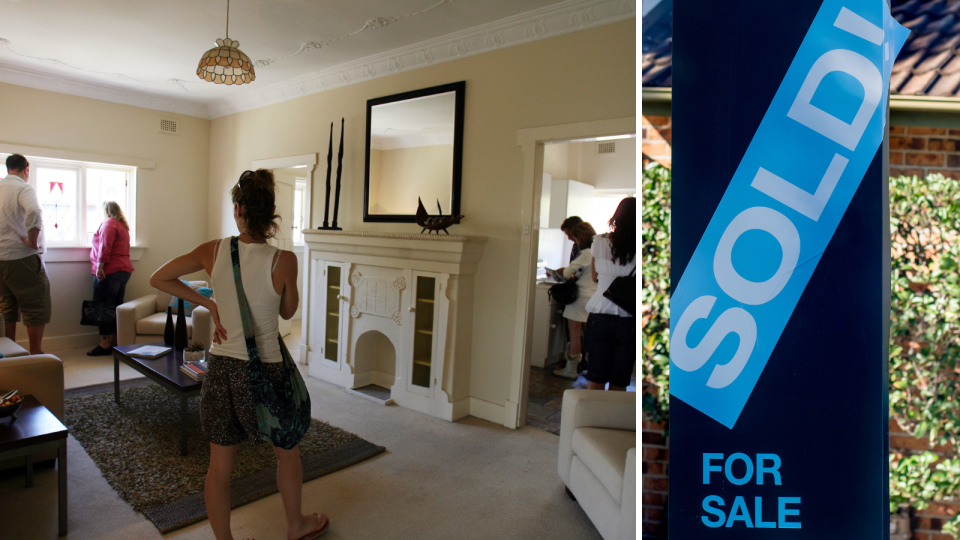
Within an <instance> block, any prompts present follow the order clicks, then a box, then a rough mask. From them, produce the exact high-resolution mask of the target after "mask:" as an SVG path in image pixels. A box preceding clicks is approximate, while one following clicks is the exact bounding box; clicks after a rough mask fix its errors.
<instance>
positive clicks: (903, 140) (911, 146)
mask: <svg viewBox="0 0 960 540" xmlns="http://www.w3.org/2000/svg"><path fill="white" fill-rule="evenodd" d="M926 147H927V141H926V139H921V138H918V137H890V149H891V150H900V149H908V150H923V149H925V148H926Z"/></svg>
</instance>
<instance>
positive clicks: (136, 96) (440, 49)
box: [0, 0, 637, 119]
mask: <svg viewBox="0 0 960 540" xmlns="http://www.w3.org/2000/svg"><path fill="white" fill-rule="evenodd" d="M636 10H637V8H636V1H635V0H569V1H568V2H563V3H560V4H555V5H553V6H549V7H546V8H542V9H537V10H534V11H528V12H526V13H522V14H520V15H515V16H512V17H508V18H505V19H502V20H499V21H495V22H492V23H488V24H484V25H481V26H477V27H474V28H470V29H467V30H463V31H460V32H456V33H453V34H449V35H446V36H443V37H439V38H435V39H430V40H426V41H422V42H420V43H416V44H413V45H409V46H406V47H401V48H399V49H394V50H392V51H388V52H385V53H380V54H376V55H372V56H368V57H366V58H362V59H360V60H356V61H353V62H348V63H345V64H340V65H338V66H335V67H332V68H329V69H325V70H320V71H316V72H313V73H308V74H306V75H301V76H299V77H295V78H292V79H290V80H287V81H284V82H282V83H278V84H274V85H271V86H267V87H265V88H261V89H254V90H250V91H246V92H243V93H240V94H238V95H236V96H235V97H230V98H226V99H220V100H216V101H213V102H210V103H207V104H204V103H200V102H196V101H189V100H184V99H174V98H167V97H162V96H157V95H153V94H148V93H145V92H136V91H131V90H123V89H119V88H115V87H110V86H106V85H101V84H95V83H90V82H86V81H80V80H77V79H71V78H67V77H61V76H56V75H50V74H47V73H41V72H38V71H32V70H28V69H23V68H20V67H14V66H9V65H4V64H0V82H3V83H9V84H15V85H19V86H26V87H29V88H37V89H40V90H49V91H53V92H60V93H64V94H72V95H76V96H82V97H87V98H92V99H99V100H102V101H109V102H113V103H121V104H124V105H132V106H134V107H143V108H147V109H153V110H158V111H165V112H172V113H177V114H183V115H187V116H195V117H199V118H207V119H213V118H219V117H222V116H226V115H229V114H235V113H238V112H243V111H249V110H252V109H257V108H260V107H265V106H267V105H272V104H275V103H281V102H283V101H289V100H291V99H296V98H299V97H303V96H307V95H310V94H316V93H318V92H323V91H326V90H332V89H334V88H340V87H343V86H349V85H351V84H356V83H359V82H364V81H369V80H372V79H376V78H380V77H386V76H389V75H393V74H396V73H400V72H404V71H409V70H412V69H417V68H421V67H426V66H430V65H435V64H440V63H443V62H448V61H451V60H458V59H461V58H465V57H468V56H474V55H477V54H483V53H485V52H490V51H494V50H496V49H502V48H505V47H510V46H513V45H521V44H524V43H530V42H532V41H537V40H541V39H547V38H551V37H555V36H560V35H563V34H567V33H571V32H577V31H580V30H586V29H588V28H594V27H597V26H602V25H605V24H610V23H614V22H617V21H622V20H626V19H630V18H634V17H636Z"/></svg>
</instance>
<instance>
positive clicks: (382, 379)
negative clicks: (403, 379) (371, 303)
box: [353, 330, 397, 389]
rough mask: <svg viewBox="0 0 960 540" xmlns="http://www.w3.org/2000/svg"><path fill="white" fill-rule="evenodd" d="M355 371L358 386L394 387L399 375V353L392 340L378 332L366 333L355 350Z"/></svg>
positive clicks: (359, 339) (358, 339)
mask: <svg viewBox="0 0 960 540" xmlns="http://www.w3.org/2000/svg"><path fill="white" fill-rule="evenodd" d="M353 369H354V376H355V379H354V380H355V381H356V385H357V386H366V385H371V384H372V385H376V386H380V387H383V388H384V389H389V388H390V387H392V386H393V382H394V380H395V379H396V373H397V371H396V370H397V351H396V349H395V348H394V346H393V342H391V341H390V338H388V337H387V336H385V335H384V334H383V333H381V332H378V331H377V330H368V331H366V332H364V333H363V334H362V335H361V336H360V337H359V338H357V345H356V347H355V348H354V355H353Z"/></svg>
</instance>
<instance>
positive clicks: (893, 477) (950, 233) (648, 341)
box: [641, 164, 960, 534]
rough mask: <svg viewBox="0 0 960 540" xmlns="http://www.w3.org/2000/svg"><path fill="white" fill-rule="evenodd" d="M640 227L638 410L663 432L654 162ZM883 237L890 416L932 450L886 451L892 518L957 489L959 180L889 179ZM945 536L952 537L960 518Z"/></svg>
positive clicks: (665, 290) (665, 190) (664, 257)
mask: <svg viewBox="0 0 960 540" xmlns="http://www.w3.org/2000/svg"><path fill="white" fill-rule="evenodd" d="M642 227H643V271H642V274H643V278H642V279H643V288H642V293H641V301H642V303H643V308H642V318H643V320H642V326H643V333H642V339H643V349H642V351H643V352H642V356H643V358H642V374H643V375H642V377H643V384H642V391H643V393H644V395H643V411H644V415H645V417H646V418H647V419H649V420H652V421H656V422H660V423H662V424H664V426H665V430H666V431H667V432H669V414H670V401H669V375H670V362H669V346H670V302H669V298H670V170H669V169H666V168H664V167H661V166H659V165H655V164H654V165H652V166H649V167H647V168H645V170H644V171H643V225H642ZM890 238H891V270H892V272H891V302H890V303H891V308H890V417H891V418H894V419H895V420H896V421H897V423H898V424H899V425H900V426H901V427H902V428H903V429H904V430H905V431H906V432H907V433H909V434H911V435H913V436H915V437H920V438H925V439H927V440H928V441H929V445H930V449H931V450H933V449H936V450H937V451H938V452H937V453H934V452H931V451H926V452H923V453H919V454H911V455H902V454H900V453H896V452H893V453H891V454H890V508H891V512H894V511H896V507H897V505H898V504H901V503H909V504H912V505H913V506H914V507H916V508H921V509H922V508H925V507H926V506H927V505H928V504H929V503H930V502H931V501H938V500H942V499H949V498H954V497H957V495H958V490H960V459H957V457H956V452H955V450H953V449H952V448H950V447H949V446H946V445H953V448H956V447H957V446H958V445H957V443H958V441H960V363H958V359H960V274H958V270H960V268H958V266H960V264H958V263H960V182H958V181H957V180H954V179H951V178H945V177H943V176H941V175H931V176H928V177H927V178H922V179H920V178H917V177H911V178H907V177H900V178H891V179H890ZM824 376H829V373H824ZM935 445H943V446H935ZM838 451H839V450H838ZM944 531H945V532H950V533H953V534H957V533H958V531H960V516H958V517H956V518H954V519H953V520H952V521H950V522H948V523H947V524H946V525H945V526H944Z"/></svg>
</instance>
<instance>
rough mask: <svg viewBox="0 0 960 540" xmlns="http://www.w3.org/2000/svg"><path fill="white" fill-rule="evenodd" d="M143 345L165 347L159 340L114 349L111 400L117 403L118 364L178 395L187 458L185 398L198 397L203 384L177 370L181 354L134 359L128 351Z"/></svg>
mask: <svg viewBox="0 0 960 540" xmlns="http://www.w3.org/2000/svg"><path fill="white" fill-rule="evenodd" d="M144 345H156V346H159V347H166V346H167V345H165V344H164V343H163V342H162V341H157V342H154V343H138V344H136V345H121V346H117V347H114V348H113V399H114V401H116V402H117V403H120V362H123V363H124V364H126V365H128V366H130V367H132V368H133V369H135V370H137V371H139V372H140V373H142V374H144V375H146V376H147V378H148V379H150V380H151V381H153V382H155V383H157V384H159V385H160V386H162V387H164V388H166V389H167V390H169V391H171V392H173V393H174V394H176V395H178V396H180V455H182V456H185V455H187V399H189V398H191V397H193V396H199V395H200V389H201V388H202V387H203V383H201V382H200V381H195V380H193V379H191V378H190V377H188V376H187V375H186V373H183V372H182V371H180V366H182V365H183V351H178V350H176V349H175V348H173V347H170V352H168V353H167V354H164V355H162V356H158V357H156V358H136V357H133V356H129V355H127V353H128V352H130V351H133V350H136V349H139V348H140V347H143V346H144Z"/></svg>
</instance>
